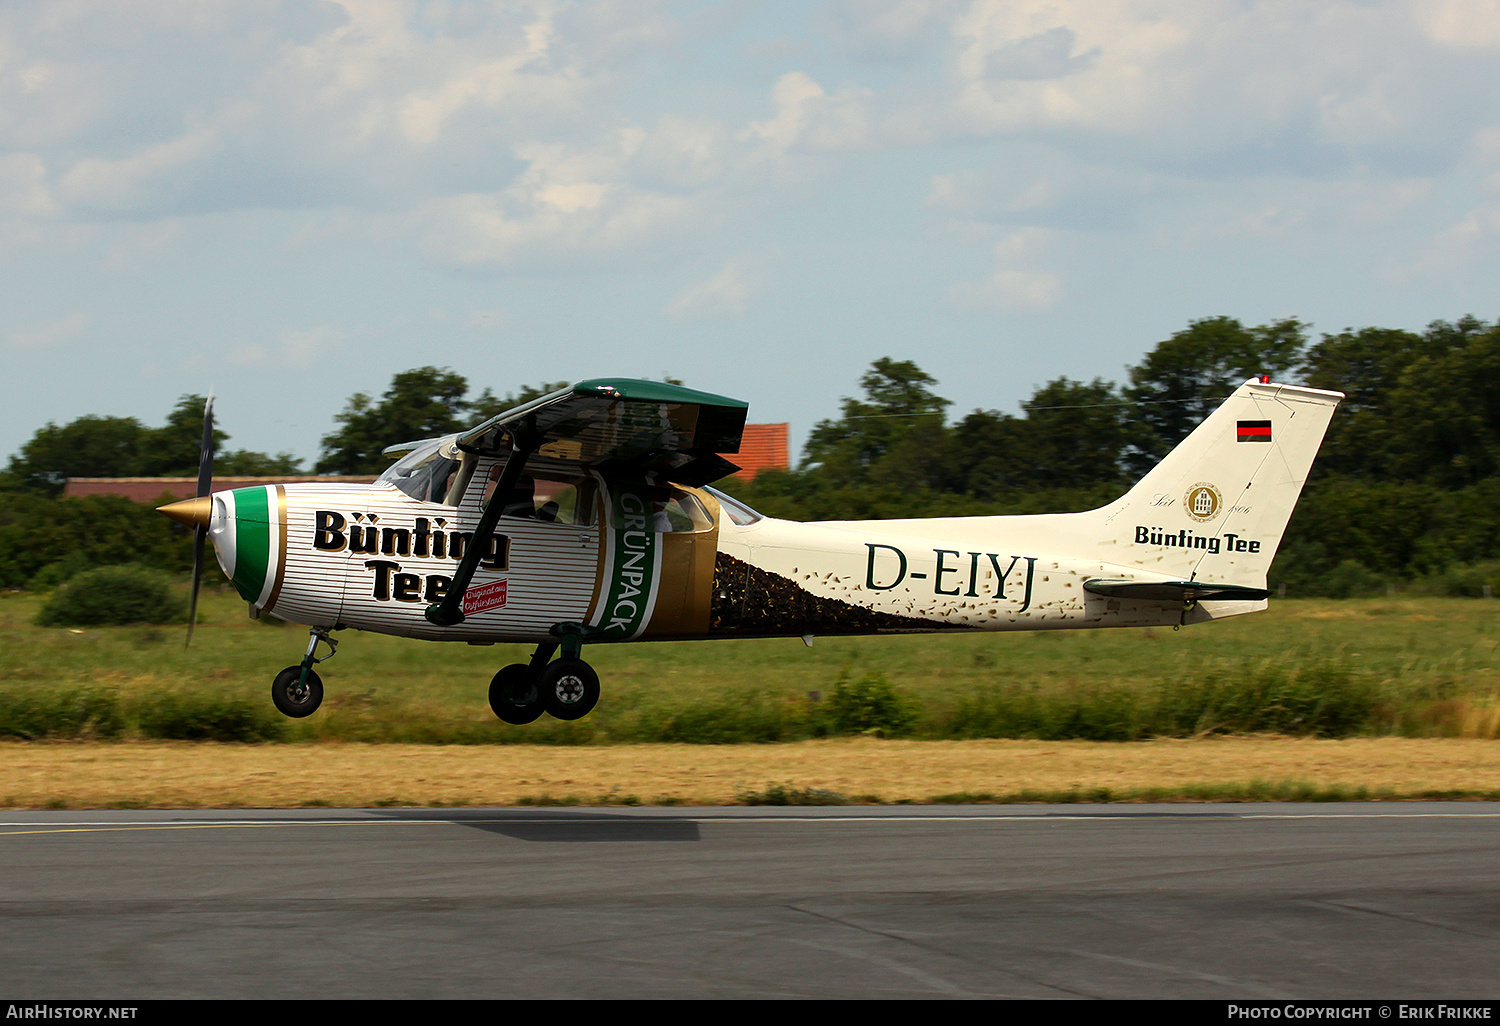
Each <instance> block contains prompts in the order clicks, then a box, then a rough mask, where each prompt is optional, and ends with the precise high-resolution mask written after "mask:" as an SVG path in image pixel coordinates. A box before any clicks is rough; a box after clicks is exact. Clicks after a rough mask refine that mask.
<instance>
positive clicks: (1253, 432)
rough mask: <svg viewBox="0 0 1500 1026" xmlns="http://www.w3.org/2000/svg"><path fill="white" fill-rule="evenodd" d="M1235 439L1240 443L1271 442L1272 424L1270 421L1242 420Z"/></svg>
mask: <svg viewBox="0 0 1500 1026" xmlns="http://www.w3.org/2000/svg"><path fill="white" fill-rule="evenodd" d="M1235 439H1236V440H1237V441H1240V442H1269V441H1270V440H1271V422H1270V421H1269V420H1242V421H1240V422H1239V426H1238V428H1237V431H1236V434H1235Z"/></svg>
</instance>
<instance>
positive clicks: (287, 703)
mask: <svg viewBox="0 0 1500 1026" xmlns="http://www.w3.org/2000/svg"><path fill="white" fill-rule="evenodd" d="M301 678H302V667H301V666H288V667H287V668H286V669H284V670H282V671H281V672H280V673H278V674H277V675H276V679H275V680H274V681H272V682H271V701H272V702H275V703H276V708H277V709H278V710H280V711H281V713H282V714H283V715H285V716H290V717H292V718H293V719H298V720H300V719H301V718H302V717H304V716H311V715H312V714H313V713H315V712H317V711H318V706H320V705H322V704H323V678H321V677H319V676H318V675H317V674H316V673H314V672H313V671H312V670H308V671H307V686H306V687H305V688H300V689H299V688H298V686H297V682H298V681H299V680H301Z"/></svg>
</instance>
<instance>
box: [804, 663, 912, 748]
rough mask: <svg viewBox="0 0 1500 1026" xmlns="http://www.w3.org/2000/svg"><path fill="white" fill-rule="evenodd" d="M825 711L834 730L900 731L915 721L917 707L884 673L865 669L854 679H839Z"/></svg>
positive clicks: (903, 731)
mask: <svg viewBox="0 0 1500 1026" xmlns="http://www.w3.org/2000/svg"><path fill="white" fill-rule="evenodd" d="M824 715H825V716H826V717H827V721H828V727H829V731H830V733H834V734H868V733H874V732H879V733H881V734H902V733H905V732H906V731H908V730H910V729H911V726H912V724H913V723H915V722H916V719H917V710H916V705H915V703H914V702H913V701H912V700H911V699H909V698H907V697H906V696H905V695H903V694H901V693H900V692H899V691H897V690H896V689H895V688H894V687H892V686H891V682H890V681H888V680H886V679H885V676H884V675H883V674H879V673H867V674H865V675H864V676H863V677H861V678H860V679H859V680H857V681H854V682H853V683H850V682H848V681H846V680H843V679H840V680H839V682H838V683H837V684H835V685H834V686H833V694H832V695H830V696H829V698H828V705H827V707H826V709H825V713H824Z"/></svg>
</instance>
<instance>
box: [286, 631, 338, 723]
mask: <svg viewBox="0 0 1500 1026" xmlns="http://www.w3.org/2000/svg"><path fill="white" fill-rule="evenodd" d="M308 633H309V634H310V635H312V636H311V637H310V638H309V639H308V642H307V655H305V656H303V657H302V662H301V664H299V665H297V666H288V667H287V668H286V669H284V670H282V671H281V672H280V673H278V674H277V675H276V679H275V680H274V681H272V682H271V701H272V702H274V703H275V704H276V708H277V709H279V710H280V711H281V712H282V713H283V714H284V715H286V716H291V717H293V718H294V719H301V718H302V717H304V716H311V715H312V714H313V713H315V712H317V711H318V706H320V705H322V704H323V679H322V678H321V677H319V676H318V675H317V674H316V673H314V672H313V664H314V663H321V662H322V661H323V660H324V659H332V658H333V657H334V655H335V654H336V653H337V652H338V647H339V643H338V642H337V641H334V640H333V639H332V638H330V637H329V636H328V629H327V628H326V627H313V628H312V629H310V630H309V631H308ZM320 641H321V642H324V643H325V644H327V645H328V654H327V655H326V656H323V657H322V659H320V658H318V655H317V651H318V642H320Z"/></svg>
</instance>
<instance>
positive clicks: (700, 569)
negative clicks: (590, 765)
mask: <svg viewBox="0 0 1500 1026" xmlns="http://www.w3.org/2000/svg"><path fill="white" fill-rule="evenodd" d="M1341 399H1343V395H1342V393H1338V392H1328V391H1322V390H1319V389H1313V388H1306V387H1302V386H1298V385H1289V384H1279V383H1274V382H1272V381H1271V380H1270V378H1269V376H1264V375H1263V376H1261V377H1258V378H1254V379H1251V380H1249V381H1247V382H1245V383H1244V384H1243V385H1241V386H1239V387H1238V388H1237V389H1236V390H1235V391H1234V393H1233V394H1232V395H1231V396H1230V397H1229V398H1228V399H1226V400H1225V401H1224V402H1223V403H1222V404H1221V405H1220V406H1219V407H1218V408H1217V409H1215V410H1214V411H1213V412H1212V413H1211V414H1210V415H1209V416H1208V417H1207V418H1205V419H1204V420H1203V422H1202V423H1201V424H1199V425H1198V427H1197V428H1196V429H1194V430H1193V432H1192V433H1191V434H1189V435H1188V436H1187V437H1186V438H1185V439H1184V440H1183V441H1182V442H1181V443H1180V444H1179V445H1177V447H1176V448H1174V449H1173V450H1172V451H1171V452H1170V453H1168V454H1167V456H1166V457H1165V458H1164V459H1162V461H1161V462H1160V463H1159V464H1157V466H1156V467H1155V468H1153V469H1152V470H1151V471H1150V472H1149V473H1147V474H1146V475H1145V476H1144V477H1143V478H1141V479H1140V481H1139V482H1137V483H1136V484H1135V486H1134V487H1132V488H1130V489H1129V491H1127V492H1126V493H1125V494H1124V495H1123V496H1121V497H1120V498H1119V499H1117V500H1115V501H1114V502H1112V503H1110V504H1109V505H1106V506H1103V507H1101V508H1099V509H1095V510H1091V511H1087V512H1080V513H1050V514H1041V515H1030V516H964V517H937V518H927V519H913V520H878V521H830V522H822V523H797V522H793V521H787V520H778V519H775V518H772V517H767V516H762V515H761V514H759V513H757V512H756V511H755V510H753V509H751V508H750V507H748V506H746V505H745V504H744V503H742V502H740V501H738V500H736V499H734V498H732V497H730V496H729V495H726V494H725V493H723V492H722V491H719V490H717V489H715V488H713V487H710V483H711V482H713V481H716V480H719V479H721V478H723V477H725V476H727V475H728V474H731V473H733V472H734V471H735V470H736V469H737V468H736V467H735V466H734V464H733V463H731V462H729V461H728V460H727V459H725V458H724V457H725V456H726V455H731V456H732V455H734V454H735V453H736V452H737V451H738V449H739V443H740V436H741V434H742V432H743V429H744V424H745V416H746V411H747V409H748V407H747V404H746V403H744V402H741V401H739V400H737V399H731V398H728V397H725V396H721V395H715V394H713V393H709V392H700V391H697V390H694V389H690V388H685V387H682V386H679V385H672V384H666V383H663V382H656V381H643V380H637V379H628V378H595V379H591V380H587V381H580V382H578V383H577V384H574V385H572V386H570V387H567V388H563V389H559V390H558V391H555V392H552V393H550V394H547V395H544V396H542V397H540V398H538V399H535V400H532V401H531V402H528V403H525V404H522V405H520V406H517V407H515V408H514V409H511V410H508V411H506V412H504V413H501V414H500V415H498V416H496V417H493V418H491V419H489V420H487V421H485V422H484V423H482V424H479V425H478V426H476V427H472V428H469V429H467V430H464V431H459V432H456V433H453V434H449V435H445V436H443V437H441V438H432V439H424V440H420V441H414V442H407V443H405V444H402V445H396V446H392V447H390V448H389V449H387V450H385V451H386V453H387V454H391V455H397V456H399V457H400V458H399V459H398V460H397V461H396V462H395V463H394V464H393V465H392V466H391V467H390V468H388V469H387V470H386V471H385V473H383V474H381V475H380V477H379V478H377V479H376V481H375V482H374V483H373V484H338V483H328V484H318V483H311V484H307V483H304V484H285V485H264V486H255V487H248V488H236V489H233V490H228V491H219V492H211V491H210V489H211V476H212V473H211V465H212V451H211V437H212V427H211V419H212V411H211V409H208V410H206V414H205V427H204V455H203V467H202V469H201V470H200V475H199V484H198V495H197V496H196V497H195V498H192V499H185V500H182V501H179V502H174V503H171V504H170V505H166V506H162V507H160V512H161V513H163V514H165V515H166V516H168V517H171V518H172V519H173V520H176V521H178V522H179V523H183V524H186V525H189V526H191V527H193V528H194V534H195V556H196V558H195V565H194V578H193V596H194V601H195V602H196V596H197V591H198V586H199V580H200V576H201V570H202V549H203V543H204V540H205V538H206V539H207V540H209V541H211V542H212V544H213V547H214V552H215V554H216V556H217V558H218V561H219V565H220V566H221V567H222V568H223V570H224V573H225V574H226V575H227V576H228V577H229V579H230V580H231V581H232V582H233V584H234V587H235V589H236V590H237V591H238V592H239V594H240V595H241V596H242V597H243V598H244V599H245V600H246V601H248V602H249V604H250V608H251V615H252V616H259V615H260V614H262V613H265V614H271V615H275V616H277V617H279V618H281V619H283V620H288V621H291V622H294V623H299V624H308V625H310V628H309V634H310V637H309V641H308V645H307V651H306V654H305V655H304V657H303V659H302V661H301V662H300V663H298V664H295V665H292V666H288V667H286V668H285V669H284V670H282V671H281V672H280V673H279V674H277V675H276V677H275V679H274V681H273V683H272V689H271V690H272V699H273V701H274V702H275V705H276V707H277V708H278V709H279V710H280V711H281V712H283V713H285V714H286V715H287V716H291V717H302V716H307V715H310V714H311V713H313V712H314V711H315V710H316V709H317V708H318V706H319V705H320V704H321V702H322V700H323V683H322V680H321V678H320V677H319V675H318V674H317V673H316V672H315V671H314V669H313V667H314V666H315V665H316V664H317V663H321V662H323V661H325V660H326V659H328V658H330V657H332V655H333V654H334V653H335V651H336V649H337V641H336V640H335V639H334V638H333V637H332V636H331V632H334V631H340V630H345V629H349V628H353V629H355V630H360V631H375V632H378V633H382V634H392V635H397V636H400V637H411V638H424V639H428V640H432V641H449V642H467V643H469V644H474V645H489V644H494V643H497V642H502V643H515V642H523V643H527V644H534V645H535V646H536V648H535V650H534V652H533V654H532V656H531V658H530V660H529V662H526V663H514V664H512V665H509V666H506V667H504V668H502V669H501V670H499V672H497V673H496V674H495V676H494V678H493V679H492V681H491V682H490V687H489V702H490V707H491V709H492V710H493V711H494V713H495V715H496V716H498V717H499V718H500V719H501V720H502V721H504V722H506V723H512V724H523V723H530V722H532V721H533V720H536V719H537V718H538V717H540V716H541V715H543V714H544V713H545V714H547V715H550V716H553V717H556V718H558V719H563V720H574V719H578V718H579V717H582V716H585V715H587V714H588V713H589V712H590V711H591V710H592V709H593V708H594V707H595V705H596V703H597V702H598V701H599V695H600V685H599V677H598V674H597V673H596V672H595V671H594V670H593V668H592V667H590V666H589V664H588V663H587V662H585V661H584V659H583V658H582V650H583V646H584V645H586V644H587V645H594V644H605V643H611V644H612V643H619V642H627V641H651V640H679V639H690V638H707V639H712V638H743V637H786V638H802V639H803V641H804V642H806V643H807V644H811V643H812V639H813V638H814V637H815V636H818V635H825V636H826V635H865V634H893V633H896V634H902V633H918V632H942V631H946V632H954V633H963V632H971V631H1017V630H1020V631H1035V630H1077V629H1085V628H1102V627H1165V626H1173V627H1179V626H1183V625H1188V624H1196V623H1202V622H1206V621H1210V620H1218V619H1223V618H1225V617H1230V616H1238V615H1242V614H1245V613H1251V612H1255V611H1257V610H1261V609H1264V608H1266V606H1267V600H1268V598H1269V595H1270V593H1269V591H1268V590H1267V588H1266V573H1267V570H1268V569H1269V567H1270V564H1271V559H1272V557H1273V556H1274V555H1275V552H1276V548H1277V545H1278V544H1279V543H1280V540H1281V536H1282V534H1283V532H1284V531H1285V529H1286V525H1287V521H1288V519H1289V518H1290V517H1291V513H1292V509H1293V507H1294V506H1295V504H1296V502H1297V498H1298V495H1299V494H1300V493H1301V490H1302V486H1303V484H1304V482H1305V481H1306V479H1307V475H1308V471H1309V470H1310V468H1311V466H1312V462H1313V458H1314V457H1315V456H1316V454H1317V450H1318V447H1319V445H1320V444H1321V442H1322V439H1323V435H1324V432H1325V431H1326V429H1327V427H1328V423H1329V420H1330V419H1331V417H1332V416H1333V412H1334V409H1335V407H1336V406H1337V405H1338V403H1339V401H1340V400H1341ZM320 643H321V644H326V645H327V647H328V654H327V655H325V656H321V657H320V656H318V655H317V653H318V646H319V644H320ZM559 649H560V650H561V655H560V656H559V657H558V658H555V659H554V658H553V657H554V656H555V655H557V654H558V651H559Z"/></svg>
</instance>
